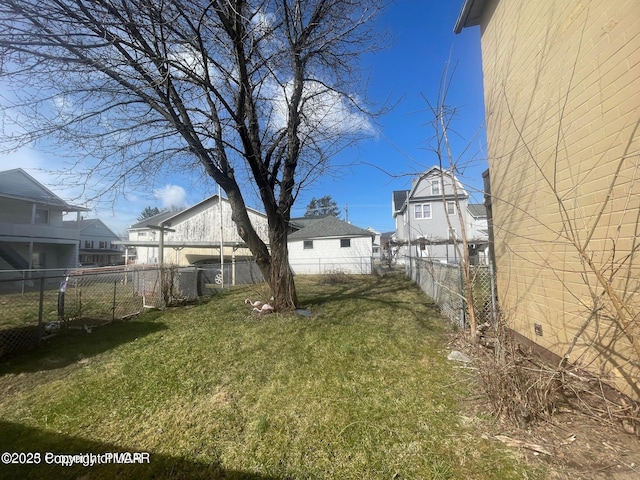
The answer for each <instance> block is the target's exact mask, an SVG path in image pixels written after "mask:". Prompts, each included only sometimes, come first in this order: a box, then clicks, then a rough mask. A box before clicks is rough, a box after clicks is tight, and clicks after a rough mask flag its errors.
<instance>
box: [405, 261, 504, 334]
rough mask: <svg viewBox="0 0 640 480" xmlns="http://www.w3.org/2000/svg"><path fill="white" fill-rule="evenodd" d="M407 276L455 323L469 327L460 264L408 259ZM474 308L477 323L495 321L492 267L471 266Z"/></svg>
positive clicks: (406, 265)
mask: <svg viewBox="0 0 640 480" xmlns="http://www.w3.org/2000/svg"><path fill="white" fill-rule="evenodd" d="M405 268H406V273H407V275H408V276H409V277H410V278H411V279H412V280H413V281H414V282H415V283H416V284H417V285H418V286H419V287H420V288H421V289H422V291H423V292H425V293H426V294H427V296H429V297H430V298H431V299H433V301H434V302H436V304H437V305H438V306H439V307H440V310H441V311H442V313H443V314H444V315H446V316H447V317H448V318H449V319H450V320H451V321H452V322H454V323H456V324H458V325H460V326H461V327H463V328H464V327H466V325H467V322H466V319H467V316H468V312H469V310H468V306H467V302H466V298H465V285H464V275H463V272H462V265H461V264H459V263H444V262H437V261H431V260H429V259H424V258H407V262H406V264H405ZM470 281H471V283H472V285H473V306H474V313H475V317H476V321H477V323H478V324H480V323H484V322H489V323H492V322H493V320H494V319H495V318H496V308H497V306H496V302H495V284H494V277H493V272H492V270H491V267H490V266H489V265H471V275H470Z"/></svg>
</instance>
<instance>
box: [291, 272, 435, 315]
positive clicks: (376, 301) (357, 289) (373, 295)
mask: <svg viewBox="0 0 640 480" xmlns="http://www.w3.org/2000/svg"><path fill="white" fill-rule="evenodd" d="M414 288H415V289H416V296H417V297H418V296H420V295H422V294H421V293H419V292H418V291H419V287H417V286H416V285H415V284H414V283H413V282H411V281H410V280H408V279H407V277H406V276H404V274H390V275H384V276H376V277H374V278H373V279H372V280H369V281H364V282H363V281H355V280H354V281H352V280H349V279H348V277H347V279H346V281H345V282H344V283H336V284H334V285H328V288H327V289H326V292H323V293H321V294H316V295H313V294H312V295H309V296H308V297H306V298H304V299H303V303H304V304H305V305H308V307H307V308H309V309H310V310H311V311H314V310H316V311H317V310H318V309H321V308H322V307H323V306H325V305H328V304H330V303H334V302H340V301H344V302H345V303H346V302H348V301H350V300H367V301H368V302H367V304H366V305H363V304H362V303H359V304H358V305H354V307H353V308H354V309H357V313H358V314H362V313H363V309H365V310H364V311H366V310H371V311H373V310H376V309H378V308H380V307H386V308H389V309H391V310H392V311H393V316H394V317H395V318H400V317H403V316H406V315H408V316H411V317H414V318H415V319H416V320H418V321H419V322H420V323H422V324H423V325H425V326H426V327H429V326H432V325H433V322H434V321H435V320H436V319H438V320H439V319H441V318H443V317H442V315H441V313H440V309H439V308H438V306H437V305H436V304H435V302H433V301H432V300H430V299H429V298H427V297H423V301H421V302H419V305H420V308H419V309H418V308H416V303H411V302H408V301H406V300H401V299H400V294H404V293H405V292H406V291H407V290H408V289H414ZM342 313H343V316H344V315H346V314H348V311H347V312H345V311H342ZM354 313H356V311H355V310H354Z"/></svg>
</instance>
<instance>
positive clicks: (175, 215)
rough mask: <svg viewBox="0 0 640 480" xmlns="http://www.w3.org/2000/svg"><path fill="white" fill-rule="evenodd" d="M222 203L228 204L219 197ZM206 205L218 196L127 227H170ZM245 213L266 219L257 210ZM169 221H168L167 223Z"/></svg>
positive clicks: (216, 200) (248, 209)
mask: <svg viewBox="0 0 640 480" xmlns="http://www.w3.org/2000/svg"><path fill="white" fill-rule="evenodd" d="M221 198H222V201H223V202H227V203H229V200H228V199H226V198H224V197H221ZM207 203H216V204H217V203H218V195H217V194H216V195H212V196H210V197H209V198H205V199H204V200H201V201H200V202H198V203H196V204H195V205H191V206H190V207H187V208H183V209H181V210H177V211H175V210H166V211H164V212H160V213H158V214H157V215H154V216H153V217H148V218H144V219H142V220H140V221H139V222H138V223H134V224H133V225H131V226H130V227H129V229H130V230H133V229H136V228H147V225H153V226H155V227H159V226H160V224H161V223H162V224H164V225H166V226H171V223H172V222H176V221H180V217H182V216H188V215H190V214H191V213H192V211H193V210H196V209H198V208H200V207H202V206H203V205H205V204H207ZM246 209H247V212H251V213H254V214H256V215H260V216H262V217H265V218H266V215H265V214H264V213H262V212H260V211H258V210H255V209H253V208H251V207H246ZM169 220H170V221H169Z"/></svg>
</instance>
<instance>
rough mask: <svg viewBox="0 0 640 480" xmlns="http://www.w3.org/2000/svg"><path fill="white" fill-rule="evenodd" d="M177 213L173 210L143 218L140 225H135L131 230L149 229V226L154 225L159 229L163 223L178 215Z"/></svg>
mask: <svg viewBox="0 0 640 480" xmlns="http://www.w3.org/2000/svg"><path fill="white" fill-rule="evenodd" d="M176 213H177V212H174V211H171V210H165V211H164V212H160V213H158V214H156V215H154V216H152V217H147V218H143V219H142V220H140V221H139V222H138V223H134V224H133V225H131V226H130V227H129V228H130V229H133V228H147V226H148V225H153V226H155V227H159V226H160V224H161V223H162V222H164V221H165V220H167V219H169V218H171V217H173V216H174V215H176Z"/></svg>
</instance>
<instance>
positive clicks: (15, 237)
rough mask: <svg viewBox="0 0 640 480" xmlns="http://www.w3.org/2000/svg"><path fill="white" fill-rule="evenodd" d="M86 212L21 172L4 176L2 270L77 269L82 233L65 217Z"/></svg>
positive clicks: (0, 195) (0, 186) (0, 183)
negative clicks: (66, 224) (64, 218)
mask: <svg viewBox="0 0 640 480" xmlns="http://www.w3.org/2000/svg"><path fill="white" fill-rule="evenodd" d="M86 211H88V209H87V208H84V207H78V206H74V205H70V204H68V203H67V202H65V201H64V200H62V199H61V198H60V197H58V196H57V195H56V194H54V193H53V192H52V191H51V190H49V189H48V188H47V187H45V186H44V185H42V184H41V183H40V182H38V181H37V180H36V179H35V178H33V177H32V176H31V175H29V174H28V173H26V172H25V171H24V170H22V169H21V168H16V169H13V170H6V171H3V172H0V270H15V269H17V270H22V269H45V268H47V269H49V268H68V267H76V266H77V264H78V242H79V240H80V233H79V231H78V229H77V228H76V229H69V228H64V224H63V216H64V214H65V213H71V212H76V213H78V214H79V212H86Z"/></svg>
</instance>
